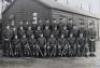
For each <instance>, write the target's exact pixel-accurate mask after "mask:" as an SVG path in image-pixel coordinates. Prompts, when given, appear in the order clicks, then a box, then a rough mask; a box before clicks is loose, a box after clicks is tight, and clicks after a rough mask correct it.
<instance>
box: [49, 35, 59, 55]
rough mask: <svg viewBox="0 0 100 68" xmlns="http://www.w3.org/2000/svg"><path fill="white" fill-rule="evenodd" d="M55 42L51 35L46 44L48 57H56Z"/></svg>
mask: <svg viewBox="0 0 100 68" xmlns="http://www.w3.org/2000/svg"><path fill="white" fill-rule="evenodd" d="M56 49H57V40H56V38H55V37H54V35H53V34H51V36H50V38H49V40H48V42H47V54H48V55H50V56H56Z"/></svg>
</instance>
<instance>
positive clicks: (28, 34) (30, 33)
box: [26, 26, 33, 39]
mask: <svg viewBox="0 0 100 68" xmlns="http://www.w3.org/2000/svg"><path fill="white" fill-rule="evenodd" d="M32 34H33V31H32V29H31V26H29V27H28V30H27V31H26V35H27V38H28V39H29V38H31V36H32Z"/></svg>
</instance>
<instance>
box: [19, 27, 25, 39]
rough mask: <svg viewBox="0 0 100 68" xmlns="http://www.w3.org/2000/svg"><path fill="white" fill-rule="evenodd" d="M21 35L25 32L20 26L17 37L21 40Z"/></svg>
mask: <svg viewBox="0 0 100 68" xmlns="http://www.w3.org/2000/svg"><path fill="white" fill-rule="evenodd" d="M23 35H25V30H24V28H23V26H20V27H19V30H18V37H19V38H22V37H23Z"/></svg>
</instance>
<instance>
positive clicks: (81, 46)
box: [76, 33, 87, 56]
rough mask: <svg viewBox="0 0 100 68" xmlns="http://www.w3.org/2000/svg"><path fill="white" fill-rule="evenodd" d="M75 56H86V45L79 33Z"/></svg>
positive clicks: (81, 34)
mask: <svg viewBox="0 0 100 68" xmlns="http://www.w3.org/2000/svg"><path fill="white" fill-rule="evenodd" d="M76 54H77V56H87V45H86V40H85V38H84V36H83V33H80V34H79V38H78V39H77V51H76Z"/></svg>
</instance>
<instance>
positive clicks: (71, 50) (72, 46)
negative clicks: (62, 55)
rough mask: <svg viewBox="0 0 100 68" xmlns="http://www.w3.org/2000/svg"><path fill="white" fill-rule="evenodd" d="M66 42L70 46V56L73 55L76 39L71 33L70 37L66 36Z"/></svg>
mask: <svg viewBox="0 0 100 68" xmlns="http://www.w3.org/2000/svg"><path fill="white" fill-rule="evenodd" d="M68 43H69V46H70V51H69V53H70V56H71V57H73V56H75V54H76V39H75V37H74V35H73V33H70V37H69V38H68Z"/></svg>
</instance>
